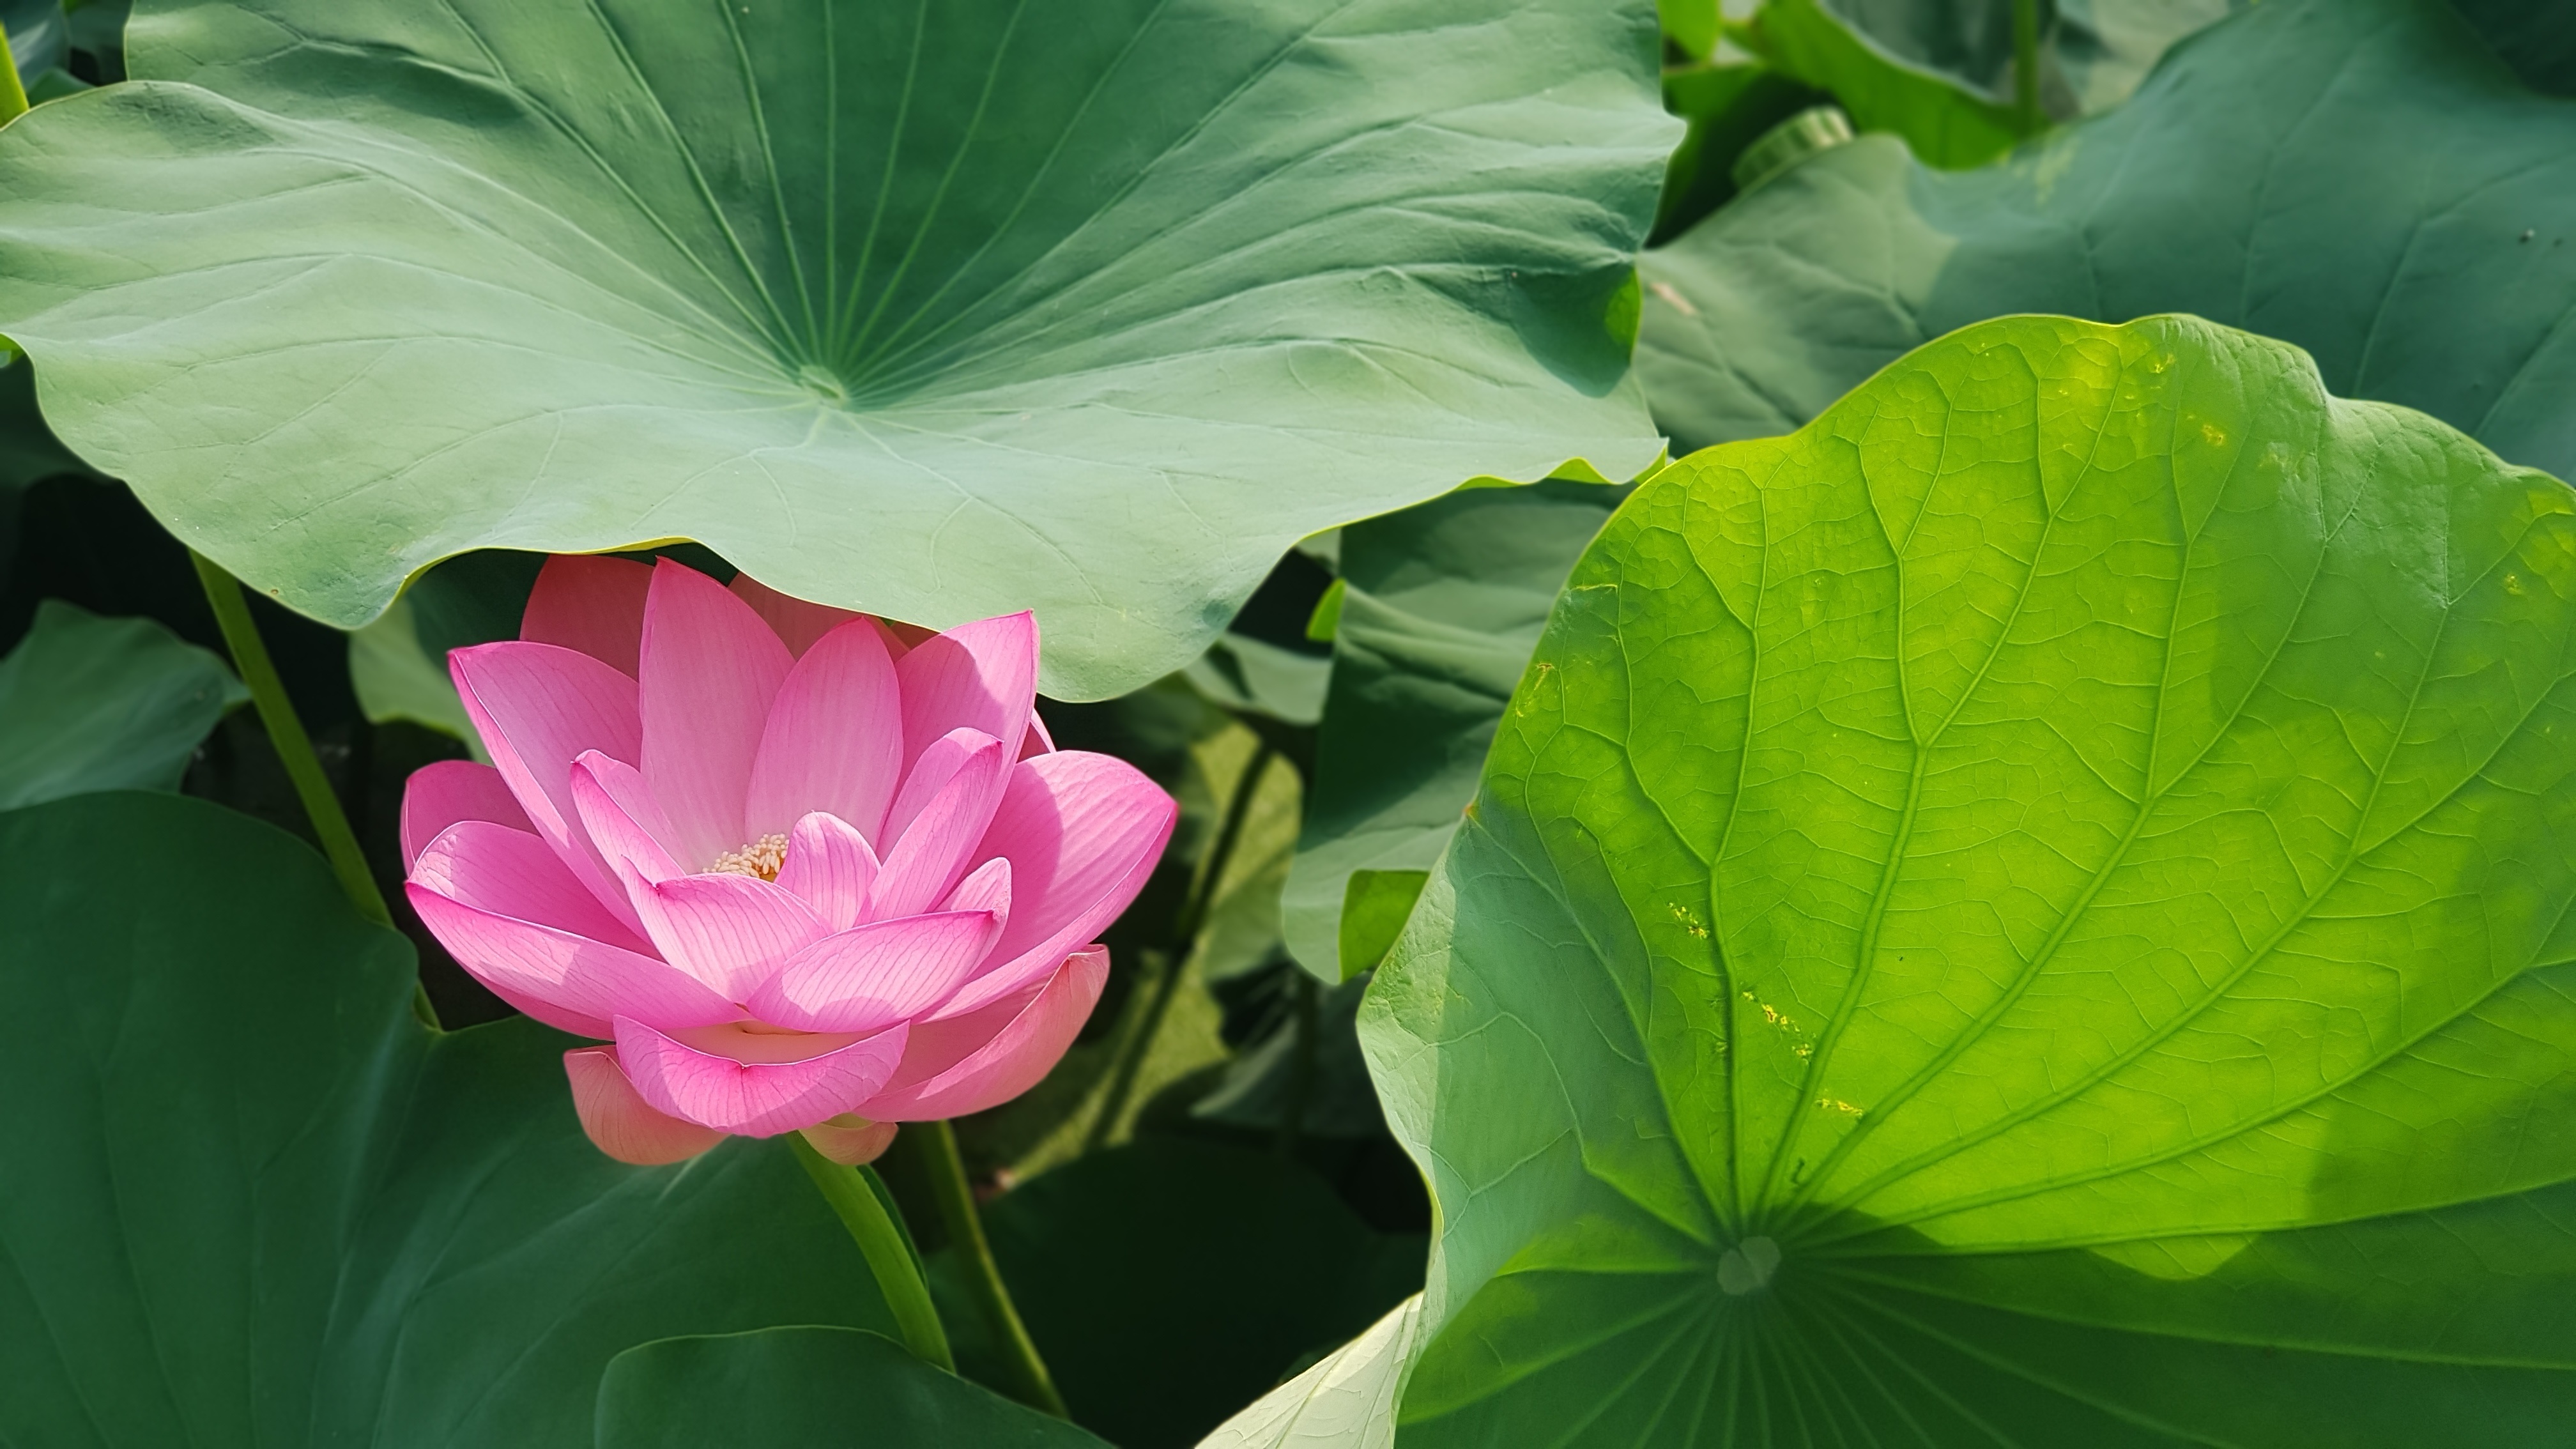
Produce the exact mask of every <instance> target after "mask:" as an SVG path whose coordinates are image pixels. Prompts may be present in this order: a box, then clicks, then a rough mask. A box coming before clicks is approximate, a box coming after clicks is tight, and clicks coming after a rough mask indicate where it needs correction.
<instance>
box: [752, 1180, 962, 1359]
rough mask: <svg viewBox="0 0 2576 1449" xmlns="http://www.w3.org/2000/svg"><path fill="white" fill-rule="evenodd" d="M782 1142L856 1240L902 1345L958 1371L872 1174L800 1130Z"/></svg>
mask: <svg viewBox="0 0 2576 1449" xmlns="http://www.w3.org/2000/svg"><path fill="white" fill-rule="evenodd" d="M787 1145H788V1146H790V1147H793V1148H794V1149H796V1160H797V1161H798V1162H801V1163H803V1164H805V1175H806V1176H808V1177H811V1178H813V1179H814V1185H815V1186H816V1187H818V1188H821V1189H822V1190H823V1201H825V1202H827V1203H830V1204H831V1205H832V1211H833V1212H834V1213H835V1214H836V1215H838V1216H839V1218H840V1219H841V1225H842V1226H843V1227H846V1228H848V1229H849V1230H850V1236H851V1237H852V1238H854V1239H856V1240H857V1241H858V1244H859V1253H860V1255H861V1256H863V1257H865V1258H866V1259H867V1260H868V1271H869V1272H871V1273H873V1274H875V1275H876V1280H877V1291H878V1292H880V1293H883V1294H884V1295H885V1301H886V1306H887V1307H888V1308H891V1309H893V1310H894V1321H895V1326H896V1327H897V1328H899V1329H901V1330H902V1331H903V1341H904V1345H905V1346H906V1347H908V1348H910V1349H911V1350H912V1351H913V1354H914V1356H915V1357H917V1358H919V1359H921V1360H922V1361H923V1362H925V1363H929V1364H935V1365H937V1366H938V1367H940V1368H944V1369H946V1370H948V1371H949V1372H950V1373H955V1372H957V1360H956V1359H955V1358H954V1357H953V1356H951V1355H950V1353H949V1352H948V1331H947V1330H946V1329H944V1328H941V1327H940V1326H939V1310H938V1309H936V1308H934V1307H932V1306H931V1303H930V1285H929V1284H928V1283H926V1282H924V1281H922V1277H921V1263H920V1261H919V1260H918V1259H916V1258H914V1257H913V1255H912V1245H911V1244H910V1243H908V1242H906V1241H905V1240H904V1236H903V1229H902V1228H900V1227H897V1226H896V1225H895V1221H894V1215H893V1214H892V1213H890V1212H888V1211H887V1210H886V1201H885V1199H884V1198H883V1197H882V1196H880V1195H879V1194H878V1192H877V1188H876V1184H874V1183H872V1182H870V1181H868V1177H870V1176H874V1174H872V1173H871V1174H868V1175H867V1176H862V1175H861V1173H860V1170H859V1169H858V1168H855V1167H843V1166H842V1165H841V1164H839V1163H837V1162H834V1161H833V1160H832V1159H830V1158H828V1157H825V1156H824V1155H823V1154H822V1153H820V1152H817V1151H815V1150H814V1144H812V1143H810V1142H808V1141H806V1140H805V1134H804V1133H802V1132H790V1133H788V1134H787Z"/></svg>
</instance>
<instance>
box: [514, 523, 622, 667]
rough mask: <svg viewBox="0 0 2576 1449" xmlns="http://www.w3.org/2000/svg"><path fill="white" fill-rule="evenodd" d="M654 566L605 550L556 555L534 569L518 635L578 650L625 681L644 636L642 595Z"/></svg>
mask: <svg viewBox="0 0 2576 1449" xmlns="http://www.w3.org/2000/svg"><path fill="white" fill-rule="evenodd" d="M652 585H653V569H652V566H651V565H649V564H640V563H637V562H635V561H634V560H633V559H624V558H610V557H608V556H606V555H604V554H571V553H559V554H555V555H553V556H552V557H550V558H548V559H547V560H546V566H545V567H544V568H541V569H539V570H537V584H536V587H535V588H533V589H530V590H529V591H528V607H527V609H526V610H525V611H524V612H522V613H521V614H520V615H519V637H520V638H522V639H525V640H528V641H529V642H531V643H536V644H556V645H561V646H562V647H563V648H566V649H578V650H580V651H581V652H582V653H584V654H587V655H589V656H590V657H591V658H593V659H596V660H598V661H599V662H600V663H602V664H605V665H607V666H609V667H610V668H612V669H615V670H616V671H618V672H619V673H621V674H623V675H625V676H626V677H628V678H629V679H632V678H634V677H635V658H636V652H637V649H638V647H639V645H640V644H641V642H642V640H643V637H644V595H645V593H646V591H648V590H649V589H651V587H652Z"/></svg>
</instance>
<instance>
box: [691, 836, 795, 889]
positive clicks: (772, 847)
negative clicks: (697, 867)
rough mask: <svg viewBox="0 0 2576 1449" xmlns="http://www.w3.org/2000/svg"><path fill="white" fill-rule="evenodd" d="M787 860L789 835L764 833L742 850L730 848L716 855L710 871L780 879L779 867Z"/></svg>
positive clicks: (709, 868)
mask: <svg viewBox="0 0 2576 1449" xmlns="http://www.w3.org/2000/svg"><path fill="white" fill-rule="evenodd" d="M786 861H787V837H786V836H784V835H764V836H762V837H760V839H759V840H757V841H755V842H754V843H752V844H750V845H746V846H744V847H743V848H742V849H740V850H728V851H726V852H725V853H724V854H722V855H719V856H717V857H716V863H715V864H713V865H711V866H708V867H707V869H708V870H709V871H721V872H723V873H724V874H726V875H756V876H758V877H760V878H761V879H762V880H776V879H778V867H779V866H781V865H783V864H785V863H786Z"/></svg>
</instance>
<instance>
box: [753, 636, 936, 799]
mask: <svg viewBox="0 0 2576 1449" xmlns="http://www.w3.org/2000/svg"><path fill="white" fill-rule="evenodd" d="M902 768H903V701H902V696H901V694H900V691H899V689H898V687H897V686H896V684H895V675H894V660H893V658H892V657H891V656H889V655H888V654H887V653H886V647H885V639H884V636H883V635H881V634H879V633H878V632H877V631H876V629H875V627H874V626H873V625H872V624H870V623H869V622H868V621H865V620H861V621H859V622H856V623H852V624H848V625H844V626H843V627H841V628H838V629H835V630H833V631H832V632H831V633H830V634H828V635H825V636H824V637H823V638H822V639H821V640H820V641H819V642H817V643H816V644H815V645H814V646H813V647H812V648H810V649H808V650H806V651H805V654H804V657H803V658H800V659H798V660H797V661H796V667H795V668H794V669H792V670H790V671H789V672H788V675H787V682H786V683H785V684H783V685H781V686H780V687H779V690H778V697H777V699H776V701H775V702H774V703H773V704H772V705H771V707H770V711H769V722H768V723H767V725H765V726H764V727H763V729H762V733H761V737H760V753H759V755H758V757H757V758H756V759H755V760H754V761H753V763H752V767H751V783H750V787H749V788H750V793H749V795H748V797H747V803H746V805H745V807H744V816H743V818H744V825H743V838H744V839H745V840H757V839H759V838H760V837H762V836H764V835H783V834H785V833H786V832H787V830H788V829H789V828H790V827H791V826H793V825H794V824H795V823H796V821H797V820H798V819H800V818H801V817H803V816H804V815H806V814H808V813H810V812H812V811H816V810H821V811H825V812H827V813H829V814H832V815H835V816H838V817H839V818H841V819H842V820H844V821H847V822H848V823H849V824H851V825H853V826H855V827H857V829H858V831H859V833H860V834H862V835H864V836H866V837H867V838H868V839H869V840H871V841H877V840H881V839H883V837H882V836H881V835H880V834H879V833H878V832H879V831H880V830H882V829H883V828H884V820H885V813H886V806H887V804H888V803H889V802H891V801H892V800H893V799H894V791H895V784H896V782H897V780H898V779H899V778H900V773H899V772H900V771H901V770H902Z"/></svg>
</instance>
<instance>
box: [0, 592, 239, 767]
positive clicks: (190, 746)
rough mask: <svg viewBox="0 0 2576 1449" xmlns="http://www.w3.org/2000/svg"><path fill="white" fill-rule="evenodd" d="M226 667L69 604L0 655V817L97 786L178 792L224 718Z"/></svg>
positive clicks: (128, 623) (231, 701)
mask: <svg viewBox="0 0 2576 1449" xmlns="http://www.w3.org/2000/svg"><path fill="white" fill-rule="evenodd" d="M249 698H250V691H249V690H247V689H244V688H242V684H241V681H240V680H238V679H235V678H233V672H232V670H231V669H230V668H229V667H228V666H226V665H225V663H224V661H222V660H221V659H218V658H216V657H215V656H214V655H212V654H210V653H208V652H206V651H205V650H203V649H200V648H198V647H197V646H196V645H194V644H190V643H188V642H186V641H185V640H183V639H181V638H179V637H178V636H177V635H175V634H173V633H171V632H170V631H169V630H167V629H165V628H163V627H161V626H160V625H159V624H157V623H154V622H153V621H152V620H150V619H102V618H100V617H98V616H97V615H96V614H93V613H90V612H89V611H88V610H86V609H83V608H80V607H78V606H77V605H73V604H66V603H64V602H63V601H62V600H60V599H47V600H45V601H44V602H42V603H40V604H38V605H37V606H36V622H35V626H34V627H33V628H31V629H29V630H28V631H27V637H26V638H24V639H21V640H19V641H18V645H17V647H16V648H14V649H12V650H10V651H9V654H8V657H7V658H5V659H0V810H5V809H14V808H16V807H18V806H21V805H34V804H37V803H39V802H42V801H46V800H56V799H60V798H62V797H63V796H65V795H78V794H84V793H87V792H89V791H93V790H176V789H178V788H179V778H180V776H182V775H184V774H186V773H187V769H188V758H189V756H191V755H193V754H194V753H196V749H197V746H198V745H199V744H201V743H203V742H204V740H205V738H206V733H207V731H209V730H212V729H213V728H214V727H215V722H216V721H217V720H220V719H222V718H223V717H224V711H225V710H228V709H231V708H232V707H233V706H235V705H237V704H241V703H244V702H245V701H247V700H248V699H249Z"/></svg>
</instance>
